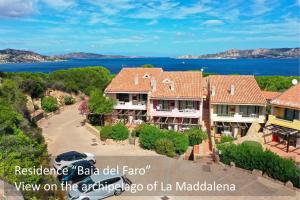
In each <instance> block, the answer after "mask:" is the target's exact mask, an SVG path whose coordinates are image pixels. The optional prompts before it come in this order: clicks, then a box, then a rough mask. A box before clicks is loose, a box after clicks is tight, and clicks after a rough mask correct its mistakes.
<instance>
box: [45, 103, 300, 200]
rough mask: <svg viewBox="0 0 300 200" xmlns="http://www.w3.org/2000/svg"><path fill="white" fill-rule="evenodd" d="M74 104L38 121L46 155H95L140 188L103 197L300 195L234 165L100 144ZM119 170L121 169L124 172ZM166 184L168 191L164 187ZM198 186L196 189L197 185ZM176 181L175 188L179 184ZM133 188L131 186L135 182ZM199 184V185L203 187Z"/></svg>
mask: <svg viewBox="0 0 300 200" xmlns="http://www.w3.org/2000/svg"><path fill="white" fill-rule="evenodd" d="M77 107H78V105H72V106H68V107H66V108H65V109H64V111H62V112H61V114H58V115H55V116H53V117H51V118H50V119H45V120H43V121H41V122H40V124H39V125H40V127H41V128H42V129H43V135H44V137H45V138H46V142H47V144H48V151H49V153H50V154H52V155H53V156H54V155H57V154H59V153H62V152H65V151H70V150H77V151H81V152H91V153H94V154H95V155H96V156H97V164H96V165H97V167H98V168H100V169H104V168H107V166H108V165H109V167H110V169H111V168H116V169H118V170H119V171H120V172H125V173H126V174H127V176H128V178H129V179H131V180H132V182H133V183H134V184H137V185H142V186H143V187H144V189H143V190H142V191H141V192H137V193H134V192H133V191H126V192H124V193H123V194H122V195H121V196H119V197H111V198H108V199H116V200H135V199H136V200H148V199H149V200H150V199H151V200H156V199H157V200H160V199H162V198H161V197H164V196H167V198H165V199H166V200H167V199H168V198H169V199H170V200H185V199H192V200H193V199H255V200H258V199H280V200H282V199H291V200H294V199H295V200H296V199H299V193H297V194H296V192H295V191H293V190H290V189H288V188H286V187H284V186H283V185H281V184H278V183H275V182H273V181H271V180H268V179H266V178H262V177H256V176H254V175H252V174H250V173H248V172H246V171H243V170H240V169H235V168H228V167H227V168H224V167H223V166H221V165H216V164H214V163H212V162H211V161H210V160H208V159H203V160H201V161H198V162H190V161H183V160H175V159H172V158H167V157H165V156H159V155H157V154H156V153H154V152H152V151H146V150H143V149H140V148H139V147H138V146H132V145H105V144H103V143H102V142H101V141H100V140H99V139H98V138H97V137H95V136H94V135H93V134H91V133H90V132H88V131H87V130H86V129H85V127H84V126H82V125H81V122H82V120H83V119H84V116H82V115H80V114H79V112H78V110H77ZM124 166H129V168H130V169H131V168H132V169H133V170H134V169H146V170H145V171H146V173H145V174H143V175H141V174H140V173H137V172H136V171H135V173H132V174H131V173H130V171H128V168H126V170H125V169H124V168H123V167H124ZM123 170H124V171H123ZM154 183H158V185H159V186H158V187H157V189H156V190H155V191H149V190H146V189H145V188H146V187H147V185H149V184H151V185H152V186H153V185H154ZM184 183H186V184H187V185H188V184H193V185H192V186H194V188H192V190H191V191H189V190H188V189H187V188H185V189H182V184H184ZM167 184H170V186H172V189H171V190H170V191H167V190H166V187H165V186H166V185H167ZM197 184H198V186H199V184H200V185H201V187H202V186H203V187H202V188H201V191H199V188H198V189H197V186H196V185H197ZM214 184H215V185H216V184H219V185H221V186H222V187H224V188H225V189H224V190H221V191H217V190H215V189H214V190H209V189H208V188H209V186H208V185H214ZM178 185H179V186H178ZM226 185H227V186H228V185H229V186H234V188H235V190H234V191H228V190H226V187H225V186H226ZM135 186H136V185H135ZM203 188H204V189H203Z"/></svg>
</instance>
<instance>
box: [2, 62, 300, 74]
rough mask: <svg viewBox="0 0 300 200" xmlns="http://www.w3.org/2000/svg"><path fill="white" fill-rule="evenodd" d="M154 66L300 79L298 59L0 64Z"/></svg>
mask: <svg viewBox="0 0 300 200" xmlns="http://www.w3.org/2000/svg"><path fill="white" fill-rule="evenodd" d="M143 64H152V65H154V66H155V67H162V68H163V69H164V70H167V71H185V70H200V69H203V70H204V72H208V73H217V74H242V75H256V76H259V75H283V76H299V75H300V60H299V59H174V58H120V59H83V60H68V61H62V62H44V63H17V64H0V71H4V72H46V73H47V72H51V71H55V70H59V69H68V68H73V67H86V66H104V67H106V68H108V69H109V70H110V71H111V72H112V73H118V72H119V71H120V69H121V68H122V67H135V66H141V65H143Z"/></svg>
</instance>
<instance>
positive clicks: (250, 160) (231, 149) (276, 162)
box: [218, 142, 300, 187]
mask: <svg viewBox="0 0 300 200" xmlns="http://www.w3.org/2000/svg"><path fill="white" fill-rule="evenodd" d="M253 144H254V143H250V145H249V142H247V143H246V144H240V145H235V144H228V143H227V144H222V145H218V149H219V150H221V154H220V159H221V162H223V163H225V164H230V162H234V163H235V164H236V166H238V167H241V168H244V169H248V170H253V169H258V170H261V171H262V172H263V173H266V174H267V175H268V176H270V177H272V178H274V179H278V180H280V181H283V182H287V181H289V180H290V181H291V182H292V183H293V184H294V186H296V187H300V183H299V175H300V169H299V168H297V166H296V165H295V162H294V161H293V160H290V159H285V158H281V157H280V156H278V155H277V154H275V153H273V152H271V151H263V149H262V148H261V146H259V145H257V144H255V145H253Z"/></svg>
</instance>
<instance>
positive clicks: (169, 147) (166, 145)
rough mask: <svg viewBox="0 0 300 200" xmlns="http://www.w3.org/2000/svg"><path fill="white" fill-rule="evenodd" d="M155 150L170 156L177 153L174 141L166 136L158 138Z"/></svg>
mask: <svg viewBox="0 0 300 200" xmlns="http://www.w3.org/2000/svg"><path fill="white" fill-rule="evenodd" d="M155 151H156V152H157V153H158V154H162V155H166V156H168V157H174V156H175V154H176V153H175V148H174V144H173V142H172V141H171V140H169V139H166V138H161V139H158V140H156V142H155Z"/></svg>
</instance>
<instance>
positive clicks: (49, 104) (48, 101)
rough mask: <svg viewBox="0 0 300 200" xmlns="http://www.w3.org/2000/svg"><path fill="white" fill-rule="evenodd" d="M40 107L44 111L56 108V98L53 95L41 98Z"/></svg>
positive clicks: (51, 110)
mask: <svg viewBox="0 0 300 200" xmlns="http://www.w3.org/2000/svg"><path fill="white" fill-rule="evenodd" d="M42 108H43V109H44V110H45V111H46V112H53V111H56V110H57V109H58V104H57V100H56V98H54V97H51V96H48V97H44V98H43V99H42Z"/></svg>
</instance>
